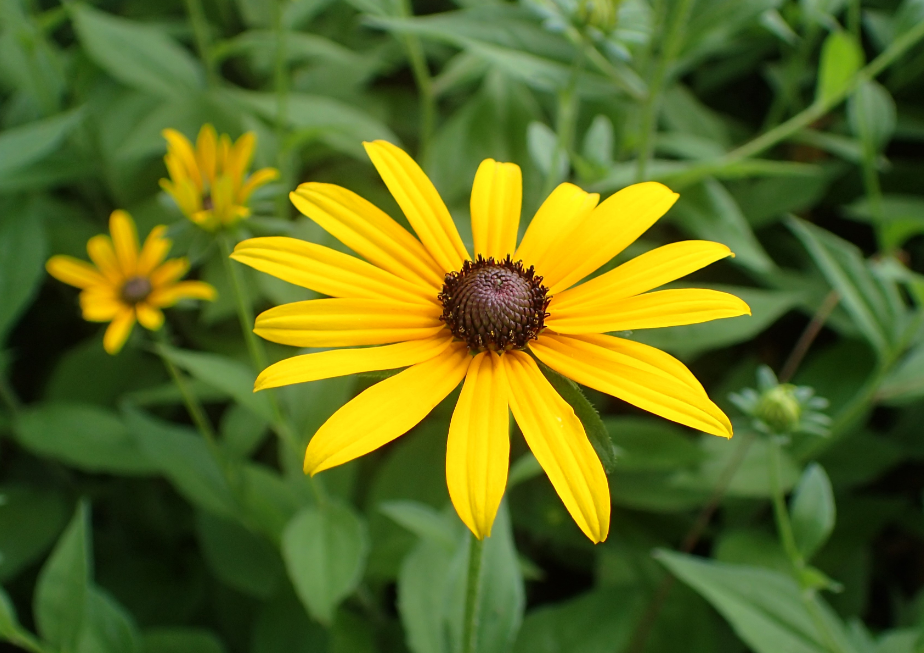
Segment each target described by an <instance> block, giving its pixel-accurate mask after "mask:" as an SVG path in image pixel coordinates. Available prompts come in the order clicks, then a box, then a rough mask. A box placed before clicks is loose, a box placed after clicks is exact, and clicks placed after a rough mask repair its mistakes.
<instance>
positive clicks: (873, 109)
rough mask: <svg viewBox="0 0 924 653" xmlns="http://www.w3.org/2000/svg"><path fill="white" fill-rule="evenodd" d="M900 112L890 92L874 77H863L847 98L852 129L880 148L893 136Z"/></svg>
mask: <svg viewBox="0 0 924 653" xmlns="http://www.w3.org/2000/svg"><path fill="white" fill-rule="evenodd" d="M897 113H898V110H897V109H896V107H895V100H893V99H892V96H891V95H890V94H889V92H888V91H887V90H886V89H885V87H884V86H882V85H881V84H879V83H877V82H875V81H872V80H863V82H861V83H860V85H859V86H857V90H856V91H854V93H853V95H851V96H850V99H849V100H848V102H847V118H848V120H849V121H850V129H851V131H853V133H854V134H856V135H857V136H858V137H859V138H860V139H861V140H863V141H867V140H868V141H869V142H870V144H871V145H872V149H873V150H874V151H877V152H878V151H880V150H881V149H882V148H883V147H885V145H886V144H887V143H888V142H889V140H890V139H891V138H892V134H893V133H894V132H895V123H896V121H897Z"/></svg>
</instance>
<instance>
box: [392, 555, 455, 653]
mask: <svg viewBox="0 0 924 653" xmlns="http://www.w3.org/2000/svg"><path fill="white" fill-rule="evenodd" d="M457 539H458V538H457ZM452 558H453V553H452V552H451V551H447V550H446V549H445V548H444V547H443V546H442V545H441V544H440V543H439V542H436V541H433V540H430V539H422V540H420V542H418V543H417V546H415V547H414V548H413V549H412V550H411V552H410V553H408V555H407V556H405V558H404V561H403V562H402V563H401V569H400V571H399V572H398V613H399V614H400V616H401V625H402V626H404V633H405V639H406V642H407V646H408V648H409V649H411V651H412V653H450V647H449V642H447V641H446V624H445V615H444V612H445V607H444V606H445V604H446V594H447V587H448V579H449V570H450V567H451V565H452Z"/></svg>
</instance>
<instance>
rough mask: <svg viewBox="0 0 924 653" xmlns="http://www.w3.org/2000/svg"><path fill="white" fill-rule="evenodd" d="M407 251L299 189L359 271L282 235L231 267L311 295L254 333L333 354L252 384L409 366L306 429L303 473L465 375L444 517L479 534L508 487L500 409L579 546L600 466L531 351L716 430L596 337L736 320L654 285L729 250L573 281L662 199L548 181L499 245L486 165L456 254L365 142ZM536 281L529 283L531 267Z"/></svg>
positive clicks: (436, 203) (516, 214)
mask: <svg viewBox="0 0 924 653" xmlns="http://www.w3.org/2000/svg"><path fill="white" fill-rule="evenodd" d="M366 151H367V152H368V154H369V156H370V158H371V159H372V163H373V164H374V165H375V167H376V168H377V169H378V172H379V174H380V175H381V176H382V179H383V180H384V181H385V184H386V186H388V189H389V190H390V191H391V193H392V195H393V196H394V198H395V200H396V201H397V203H398V205H399V206H400V207H401V209H402V211H403V212H404V215H405V216H406V217H407V219H408V221H409V222H410V224H411V226H412V227H413V228H414V231H415V232H417V235H418V236H419V240H418V239H417V238H415V237H414V236H412V235H411V234H410V233H408V232H407V231H406V230H405V229H404V228H402V227H401V226H400V225H399V224H398V223H397V222H395V221H394V220H393V219H392V218H390V217H389V216H387V215H385V213H383V212H382V211H381V210H379V209H378V208H376V207H375V206H373V205H372V204H370V203H369V202H367V201H366V200H364V199H363V198H361V197H359V196H358V195H356V194H354V193H352V192H350V191H349V190H346V189H344V188H341V187H339V186H334V185H330V184H321V183H307V184H302V185H301V186H299V188H298V189H297V190H296V191H295V192H294V193H292V194H291V195H290V197H291V199H292V202H293V203H294V204H295V206H296V207H298V209H299V210H300V211H301V212H302V213H304V214H305V215H306V216H308V217H309V218H311V219H312V220H314V221H315V222H317V223H318V224H319V225H320V226H321V227H322V228H324V229H325V230H327V231H328V232H329V233H330V234H331V235H333V236H335V237H336V238H338V239H339V240H340V241H341V242H342V243H343V244H345V245H346V246H347V247H349V248H351V249H352V250H354V251H355V252H356V253H357V254H359V255H360V256H362V257H363V258H364V259H366V260H360V259H359V258H355V257H353V256H350V255H347V254H343V253H341V252H337V251H334V250H332V249H328V248H326V247H322V246H320V245H316V244H313V243H309V242H304V241H300V240H296V239H292V238H254V239H251V240H247V241H244V242H242V243H240V244H239V245H238V246H237V248H236V250H235V252H234V254H233V257H234V258H235V259H236V260H238V261H240V262H242V263H246V264H247V265H250V266H252V267H254V268H256V269H258V270H262V271H263V272H267V273H269V274H272V275H274V276H277V277H279V278H281V279H284V280H286V281H289V282H291V283H295V284H298V285H300V286H304V287H307V288H311V289H313V290H315V291H317V292H320V293H322V294H324V295H328V296H329V297H330V298H328V299H315V300H309V301H303V302H296V303H292V304H286V305H283V306H279V307H276V308H272V309H270V310H268V311H266V312H265V313H263V314H261V315H260V316H259V317H258V318H257V321H256V328H255V331H256V333H257V334H259V335H260V336H262V337H263V338H266V339H267V340H271V341H273V342H278V343H282V344H286V345H294V346H297V347H350V346H360V345H381V346H378V347H372V348H360V349H355V348H354V349H338V350H331V351H324V352H319V353H310V354H305V355H302V356H296V357H294V358H289V359H287V360H283V361H281V362H279V363H276V364H275V365H271V366H270V367H268V368H267V369H265V370H264V371H263V372H262V373H261V374H260V376H259V377H258V379H257V383H256V389H257V390H261V389H263V388H272V387H276V386H282V385H289V384H293V383H302V382H305V381H313V380H317V379H323V378H328V377H334V376H339V375H344V374H354V373H357V372H367V371H372V370H386V369H393V368H399V367H407V369H406V370H404V371H402V372H400V373H398V374H397V375H395V376H392V377H390V378H388V379H386V380H384V381H381V382H380V383H378V384H376V385H374V386H372V387H371V388H369V389H368V390H366V391H364V392H362V393H361V394H360V395H359V396H357V397H356V398H355V399H353V400H352V401H350V402H349V403H347V404H346V405H344V406H343V407H342V408H340V409H339V410H338V411H337V412H336V413H335V414H334V415H333V416H332V417H331V418H330V419H329V420H328V421H327V422H326V423H325V424H324V425H323V426H322V427H321V428H320V429H319V430H318V432H317V433H316V434H315V435H314V437H313V438H312V439H311V442H310V443H309V444H308V449H307V451H306V454H305V471H306V472H307V473H310V474H315V473H317V472H319V471H321V470H325V469H328V468H330V467H334V466H335V465H340V464H342V463H345V462H347V461H349V460H352V459H354V458H356V457H358V456H362V455H363V454H366V453H368V452H370V451H372V450H374V449H376V448H378V447H381V446H382V445H384V444H386V443H387V442H390V441H391V440H394V439H395V438H397V437H398V436H400V435H401V434H403V433H405V432H407V431H408V430H409V429H411V428H413V427H414V425H416V424H417V423H418V422H420V421H421V420H422V419H423V418H424V417H425V416H426V415H427V413H429V412H430V411H431V410H432V409H433V408H434V407H435V406H436V405H437V404H438V403H439V402H440V401H442V400H443V399H444V398H445V397H446V396H447V395H448V394H449V393H450V392H452V391H453V389H454V388H456V387H457V386H458V385H459V383H460V382H462V381H463V379H464V383H463V385H462V393H461V395H460V396H459V400H458V403H457V404H456V408H455V411H454V413H453V416H452V420H451V422H450V426H449V439H448V444H447V452H446V480H447V484H448V486H449V495H450V497H451V499H452V502H453V505H454V506H455V508H456V511H457V512H458V514H459V516H460V517H461V519H462V521H464V522H465V524H466V525H467V526H468V527H469V528H470V529H471V531H472V532H473V533H474V534H475V535H476V536H477V537H479V538H482V537H486V536H488V535H490V532H491V525H492V523H493V521H494V517H495V514H496V512H497V509H498V506H499V504H500V501H501V498H502V496H503V494H504V489H505V486H506V483H507V469H508V459H509V455H510V441H509V437H508V424H509V422H508V412H507V409H508V407H509V409H510V410H511V412H512V413H513V416H514V418H515V419H516V421H517V424H519V426H520V430H521V431H522V432H523V436H524V437H525V439H526V442H527V444H528V445H529V447H530V449H531V450H532V452H533V453H534V454H535V456H536V458H537V459H538V461H539V463H540V464H541V465H542V467H543V469H544V470H545V472H546V474H547V475H548V477H549V480H550V481H551V482H552V485H553V486H554V487H555V490H556V491H557V492H558V495H559V496H560V497H561V499H562V501H563V503H564V504H565V507H566V508H567V509H568V511H569V512H570V513H571V515H572V517H573V518H574V520H575V522H577V525H578V526H579V527H580V528H581V530H582V531H583V532H584V533H585V534H586V535H587V537H589V538H590V539H591V540H592V541H594V542H600V541H603V540H604V539H605V538H606V536H607V533H608V531H609V520H610V495H609V487H608V485H607V479H606V474H605V473H604V470H603V467H602V465H601V463H600V460H599V459H598V457H597V455H596V453H595V452H594V450H593V448H592V446H591V444H590V442H589V441H588V439H587V436H586V434H585V432H584V428H583V426H582V425H581V422H580V421H579V420H578V418H577V417H576V416H575V414H574V411H573V410H572V409H571V407H570V406H569V405H568V404H567V403H566V402H565V401H564V400H563V399H562V398H561V397H560V396H559V395H558V393H557V392H556V391H555V390H554V389H553V387H552V385H551V384H550V383H549V381H548V380H547V379H546V378H545V376H544V375H543V374H542V371H541V370H540V368H539V365H538V364H537V363H536V360H535V359H534V358H533V357H534V356H535V358H538V359H539V360H540V361H542V362H543V363H545V364H546V365H548V366H549V367H551V368H552V369H554V370H557V371H558V372H560V373H561V374H564V375H565V376H567V377H569V378H571V379H573V380H575V381H577V382H578V383H582V384H584V385H586V386H588V387H591V388H594V389H596V390H599V391H601V392H604V393H608V394H610V395H613V396H615V397H618V398H619V399H622V400H624V401H627V402H629V403H632V404H634V405H636V406H638V407H640V408H643V409H645V410H648V411H651V412H652V413H655V414H657V415H660V416H662V417H665V418H667V419H670V420H674V421H676V422H679V423H681V424H685V425H687V426H690V427H692V428H695V429H698V430H700V431H705V432H707V433H713V434H715V435H720V436H724V437H731V434H732V427H731V423H730V422H729V420H728V418H727V417H726V416H725V414H724V413H723V412H722V411H721V410H720V409H719V408H718V407H717V406H716V405H715V404H714V403H713V402H712V401H710V400H709V397H708V396H707V395H706V392H705V391H704V390H703V387H702V386H701V385H700V384H699V383H698V382H697V380H696V379H695V378H694V376H693V374H691V373H690V371H689V370H688V369H687V368H686V367H685V366H684V365H683V364H682V363H681V362H680V361H678V360H676V359H675V358H673V357H671V356H669V355H667V354H665V353H664V352H662V351H660V350H658V349H654V348H653V347H649V346H647V345H643V344H641V343H638V342H634V341H632V340H626V339H624V338H617V337H613V336H609V335H601V334H604V333H606V332H611V331H625V330H630V329H632V330H634V329H646V328H654V327H665V326H674V325H681V324H693V323H697V322H705V321H707V320H713V319H717V318H723V317H732V316H736V315H742V314H745V313H750V309H749V308H748V306H747V305H746V304H745V303H744V302H743V301H741V300H740V299H738V298H737V297H734V296H732V295H729V294H726V293H721V292H717V291H713V290H661V291H656V292H648V291H650V290H652V289H654V288H657V287H658V286H661V285H663V284H665V283H667V282H669V281H673V280H675V279H677V278H679V277H681V276H683V275H686V274H688V273H690V272H693V271H694V270H697V269H699V268H701V267H704V266H706V265H708V264H709V263H712V262H714V261H717V260H719V259H721V258H724V257H726V256H728V255H730V254H731V252H730V251H729V249H728V248H727V247H725V246H724V245H720V244H718V243H711V242H704V241H688V242H681V243H675V244H672V245H666V246H664V247H659V248H657V249H655V250H653V251H651V252H648V253H647V254H643V255H641V256H639V257H637V258H635V259H633V260H631V261H629V262H627V263H624V264H623V265H620V266H619V267H617V268H615V269H613V270H611V271H609V272H606V273H605V274H602V275H600V276H598V277H596V278H594V279H592V280H590V281H587V282H585V283H583V284H580V285H578V284H579V282H580V281H581V280H582V279H584V278H585V277H587V276H588V275H589V274H591V273H593V272H594V271H595V270H597V269H598V268H599V267H600V266H602V265H603V264H604V263H606V262H607V261H609V260H610V259H612V258H613V257H614V256H616V255H617V254H619V252H621V251H622V250H623V249H625V247H626V246H627V245H629V244H630V243H632V242H633V241H634V240H635V239H636V238H638V237H639V235H641V234H642V233H643V232H644V231H645V230H646V229H648V227H650V226H651V225H652V224H653V223H654V222H655V221H656V220H657V219H658V218H659V217H661V216H662V215H663V214H664V213H665V212H666V211H667V210H668V209H669V208H670V207H671V205H672V204H673V203H674V201H675V200H676V199H677V195H676V194H675V193H673V192H671V191H670V190H669V189H668V188H666V187H665V186H662V185H661V184H657V183H644V184H636V185H634V186H630V187H629V188H626V189H624V190H622V191H620V192H618V193H616V194H615V195H613V196H612V197H610V198H609V199H607V200H606V201H605V202H602V203H600V204H599V205H598V201H599V196H598V195H595V194H590V193H585V192H584V191H582V190H581V189H580V188H578V187H576V186H574V185H572V184H567V183H566V184H562V185H560V186H559V187H558V188H556V189H555V191H554V192H553V193H552V194H551V195H550V196H549V198H548V199H547V200H546V201H545V203H544V204H543V205H542V206H541V207H540V209H539V211H538V212H537V213H536V216H535V217H534V218H533V220H532V222H531V223H530V225H529V228H528V229H527V230H526V233H525V235H524V236H523V239H522V241H521V242H520V245H519V247H517V243H516V241H517V231H518V226H519V221H520V203H521V186H522V182H521V175H520V169H519V168H518V167H517V166H516V165H514V164H511V163H497V162H495V161H493V160H491V159H488V160H486V161H484V162H483V163H482V164H481V166H480V167H479V168H478V172H477V174H476V175H475V183H474V187H473V189H472V198H471V216H472V233H473V235H474V245H475V254H476V257H477V258H475V259H472V257H471V256H470V255H469V253H468V251H467V250H466V248H465V245H464V244H463V243H462V239H461V238H460V237H459V233H458V232H457V230H456V227H455V225H454V223H453V221H452V218H451V217H450V215H449V211H448V210H447V208H446V206H445V204H444V203H443V201H442V200H441V199H440V196H439V194H438V193H437V191H436V189H435V188H434V186H433V184H432V183H431V182H430V180H429V179H428V178H427V176H426V175H425V174H424V172H423V171H422V170H421V169H420V168H419V167H418V166H417V164H416V163H414V161H413V160H412V159H411V158H410V157H409V156H408V155H407V154H406V153H405V152H403V151H402V150H400V149H399V148H397V147H395V146H394V145H391V144H389V143H386V142H383V141H376V142H374V143H366ZM540 275H541V276H540Z"/></svg>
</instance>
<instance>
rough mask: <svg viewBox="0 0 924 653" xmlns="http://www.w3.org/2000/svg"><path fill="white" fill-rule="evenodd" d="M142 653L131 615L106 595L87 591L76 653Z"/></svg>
mask: <svg viewBox="0 0 924 653" xmlns="http://www.w3.org/2000/svg"><path fill="white" fill-rule="evenodd" d="M100 651H105V653H142V650H141V641H140V638H139V635H138V630H137V628H136V627H135V624H134V621H133V620H132V618H131V615H129V614H128V612H126V610H125V608H123V607H122V606H121V605H119V604H118V603H117V602H116V601H115V599H113V598H112V597H111V596H109V594H107V593H106V592H104V591H102V590H101V589H99V588H97V587H90V592H89V595H88V601H87V611H86V614H85V616H84V623H83V627H82V628H81V631H80V639H79V641H78V644H77V653H98V652H100Z"/></svg>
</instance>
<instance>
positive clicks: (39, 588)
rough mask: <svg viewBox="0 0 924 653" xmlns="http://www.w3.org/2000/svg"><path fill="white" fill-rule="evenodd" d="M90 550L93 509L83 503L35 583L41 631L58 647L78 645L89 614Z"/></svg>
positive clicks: (36, 607) (68, 648)
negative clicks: (91, 512) (91, 510)
mask: <svg viewBox="0 0 924 653" xmlns="http://www.w3.org/2000/svg"><path fill="white" fill-rule="evenodd" d="M91 552H92V548H91V545H90V509H89V507H88V506H87V504H86V503H80V504H79V506H78V507H77V511H76V512H75V513H74V517H73V519H72V520H71V523H70V524H69V525H68V527H67V529H66V530H65V531H64V534H63V535H62V536H61V539H59V540H58V543H57V545H55V548H54V550H53V551H52V552H51V556H50V557H49V558H48V560H47V562H45V565H44V566H43V567H42V570H41V572H39V577H38V580H37V581H36V585H35V597H34V602H35V605H34V613H35V622H36V624H37V626H38V631H39V634H40V635H41V636H42V639H44V640H45V641H47V642H48V643H50V644H52V645H53V646H55V647H57V648H59V649H63V650H66V651H73V650H75V649H76V647H77V643H78V641H79V638H80V632H81V629H82V627H83V624H84V620H85V619H86V618H87V612H88V610H89V601H90V582H91Z"/></svg>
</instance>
